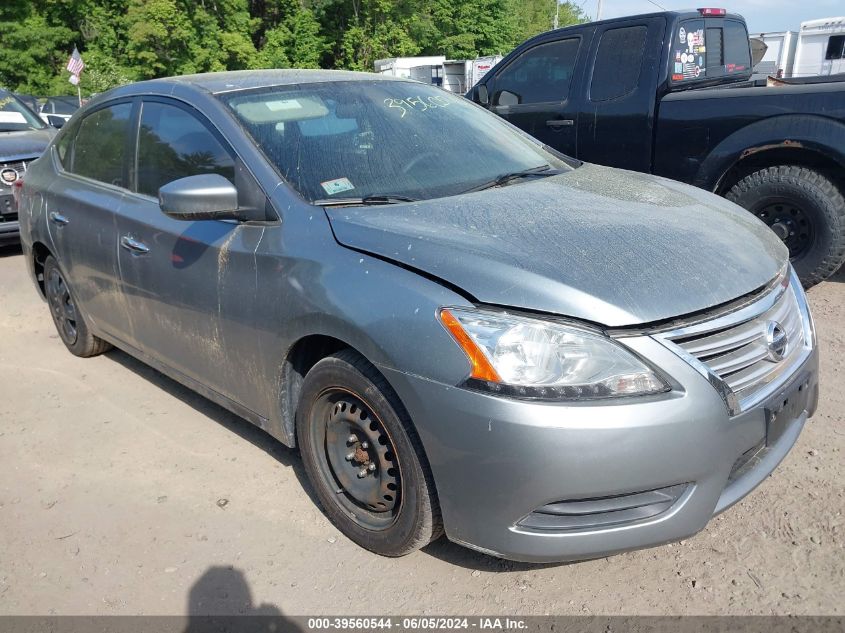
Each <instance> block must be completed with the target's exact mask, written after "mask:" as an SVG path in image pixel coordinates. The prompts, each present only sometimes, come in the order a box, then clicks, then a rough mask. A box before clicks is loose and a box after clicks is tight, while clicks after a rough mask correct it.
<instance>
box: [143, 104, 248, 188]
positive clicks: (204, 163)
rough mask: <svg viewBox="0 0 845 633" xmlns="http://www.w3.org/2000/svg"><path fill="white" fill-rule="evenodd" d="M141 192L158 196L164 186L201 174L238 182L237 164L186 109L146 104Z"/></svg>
mask: <svg viewBox="0 0 845 633" xmlns="http://www.w3.org/2000/svg"><path fill="white" fill-rule="evenodd" d="M137 169H138V180H137V182H138V192H139V193H143V194H146V195H148V196H158V190H159V188H160V187H161V186H162V185H166V184H167V183H169V182H172V181H174V180H178V179H179V178H186V177H187V176H196V175H199V174H220V175H221V176H224V177H225V178H228V179H229V180H230V181H231V182H234V181H235V163H234V160H232V156H231V155H230V154H229V152H228V151H227V150H226V149H225V148H224V147H223V146H222V145H221V144H220V141H218V140H217V138H216V137H215V136H214V135H213V134H212V133H211V132H210V131H209V130H208V128H207V127H205V125H203V124H202V122H200V121H199V119H197V118H196V117H195V116H194V115H192V114H191V113H189V112H186V111H185V110H183V109H182V108H179V107H176V106H173V105H167V104H164V103H157V102H153V101H150V102H145V103H144V104H143V106H142V109H141V126H140V128H139V130H138V160H137Z"/></svg>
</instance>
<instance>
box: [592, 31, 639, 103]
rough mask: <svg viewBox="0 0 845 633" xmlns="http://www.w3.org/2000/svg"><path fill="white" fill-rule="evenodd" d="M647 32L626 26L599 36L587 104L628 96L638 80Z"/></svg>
mask: <svg viewBox="0 0 845 633" xmlns="http://www.w3.org/2000/svg"><path fill="white" fill-rule="evenodd" d="M647 32H648V29H647V28H646V27H645V26H642V25H639V26H626V27H622V28H619V29H610V30H608V31H605V32H604V33H603V34H602V36H601V42H600V43H599V49H598V51H597V52H596V65H595V68H594V69H593V80H592V82H591V83H590V101H610V100H611V99H619V98H621V97H624V96H625V95H628V94H631V93H632V92H633V91H634V88H636V87H637V83H639V80H640V71H641V69H642V65H643V52H644V51H645V39H646V33H647Z"/></svg>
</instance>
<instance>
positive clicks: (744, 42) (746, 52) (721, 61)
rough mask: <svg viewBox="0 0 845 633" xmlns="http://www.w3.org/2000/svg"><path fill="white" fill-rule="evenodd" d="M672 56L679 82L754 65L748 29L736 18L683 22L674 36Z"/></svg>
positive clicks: (675, 75)
mask: <svg viewBox="0 0 845 633" xmlns="http://www.w3.org/2000/svg"><path fill="white" fill-rule="evenodd" d="M711 23H712V24H713V26H710V24H711ZM705 24H707V26H706V28H705ZM672 55H673V59H672V62H671V64H672V81H673V82H675V83H682V82H687V81H695V80H696V79H699V80H700V79H712V78H715V77H723V76H725V75H733V74H735V73H743V72H747V71H748V69H749V68H750V67H751V50H750V47H749V43H748V32H747V31H746V29H745V26H744V25H743V24H742V23H740V22H735V21H733V20H724V21H721V20H720V21H712V22H711V21H710V20H707V21H705V20H686V21H685V22H682V23H681V26H680V27H679V28H678V32H677V33H676V34H675V37H673V39H672Z"/></svg>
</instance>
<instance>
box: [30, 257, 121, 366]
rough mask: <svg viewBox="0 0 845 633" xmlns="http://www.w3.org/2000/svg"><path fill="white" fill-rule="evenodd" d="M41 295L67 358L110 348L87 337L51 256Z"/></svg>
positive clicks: (89, 336)
mask: <svg viewBox="0 0 845 633" xmlns="http://www.w3.org/2000/svg"><path fill="white" fill-rule="evenodd" d="M44 295H45V297H46V299H47V305H49V306H50V316H52V317H53V324H54V325H55V326H56V330H57V331H58V333H59V338H61V339H62V343H64V344H65V347H67V348H68V350H69V351H70V353H71V354H73V355H74V356H81V357H83V358H87V357H89V356H97V355H98V354H102V353H103V352H107V351H108V350H110V349H111V348H112V346H111V344H110V343H107V342H106V341H104V340H103V339H101V338H99V337H96V336H94V335H93V334H91V330H89V329H88V324H87V323H86V322H85V319H84V317H83V316H82V313H81V312H80V311H79V309H78V308H77V305H76V300H75V299H74V297H73V292H72V291H71V289H70V286H69V285H68V283H67V280H66V279H65V275H64V273H63V272H62V271H61V269H60V268H59V264H58V262H57V261H56V260H55V258H54V257H53V256H52V255H48V256H47V258H46V259H45V260H44Z"/></svg>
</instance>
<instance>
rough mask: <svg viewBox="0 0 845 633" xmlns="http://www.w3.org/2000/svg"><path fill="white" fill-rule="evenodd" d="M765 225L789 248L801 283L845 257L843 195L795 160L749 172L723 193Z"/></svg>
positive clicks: (819, 277)
mask: <svg viewBox="0 0 845 633" xmlns="http://www.w3.org/2000/svg"><path fill="white" fill-rule="evenodd" d="M725 197H726V198H727V199H728V200H730V201H731V202H735V203H736V204H738V205H740V206H741V207H744V208H746V209H748V210H749V211H751V212H752V213H754V214H755V215H756V216H757V217H758V218H760V219H761V220H763V221H764V222H765V223H766V224H768V225H769V226H770V227H771V228H772V229H773V230H774V231H775V233H776V234H777V235H778V237H780V238H781V239H782V240H783V241H784V242H785V243H786V245H787V246H788V247H789V249H790V251H789V256H790V259H791V260H792V265H793V266H794V267H795V272H796V273H797V274H798V278H799V279H800V280H801V283H802V284H803V285H804V287H805V288H809V287H810V286H814V285H816V284H817V283H819V282H821V281H824V280H825V279H827V278H828V277H830V276H831V275H832V274H833V273H835V272H836V271H837V270H838V269H839V267H840V266H842V264H843V262H845V198H843V195H842V192H841V191H840V190H839V188H838V187H837V186H836V185H835V184H833V182H832V181H831V180H830V179H829V178H828V177H827V176H825V175H824V174H822V173H820V172H818V171H815V170H813V169H809V168H807V167H799V166H797V165H779V166H777V167H767V168H766V169H761V170H760V171H756V172H754V173H753V174H750V175H748V176H746V177H745V178H743V179H742V180H740V181H739V182H738V183H737V184H736V185H734V186H733V187H732V188H731V189H730V190H729V191H728V192H727V194H726V195H725Z"/></svg>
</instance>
